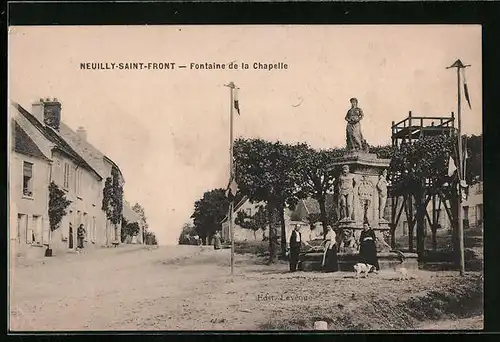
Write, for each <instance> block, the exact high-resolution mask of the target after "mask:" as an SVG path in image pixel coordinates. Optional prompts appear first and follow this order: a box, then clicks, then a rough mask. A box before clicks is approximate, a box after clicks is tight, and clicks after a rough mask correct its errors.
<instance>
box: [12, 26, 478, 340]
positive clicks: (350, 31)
mask: <svg viewBox="0 0 500 342" xmlns="http://www.w3.org/2000/svg"><path fill="white" fill-rule="evenodd" d="M7 71H8V83H7V84H8V110H7V115H8V185H7V187H8V196H9V200H8V212H9V229H8V241H9V243H8V265H9V271H8V281H9V283H8V310H9V313H8V315H9V320H8V326H9V331H10V332H12V333H23V332H82V331H83V332H91V331H314V330H325V331H337V332H338V331H374V330H384V331H407V330H411V331H415V330H421V331H426V330H431V331H435V330H450V331H453V330H476V331H478V330H483V328H484V308H483V303H484V298H483V293H484V277H483V276H484V274H483V259H484V258H483V255H484V253H483V225H484V222H483V150H482V149H483V132H482V127H483V122H482V118H483V109H482V108H483V104H482V98H483V94H482V92H483V89H482V75H483V70H482V32H481V26H480V25H423V24H419V25H135V26H127V25H116V26H114V25H107V26H64V25H61V26H9V28H8V65H7Z"/></svg>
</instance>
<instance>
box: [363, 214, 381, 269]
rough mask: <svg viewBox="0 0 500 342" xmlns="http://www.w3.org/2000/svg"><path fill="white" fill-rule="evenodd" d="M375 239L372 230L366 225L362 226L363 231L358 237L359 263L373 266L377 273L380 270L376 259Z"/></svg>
mask: <svg viewBox="0 0 500 342" xmlns="http://www.w3.org/2000/svg"><path fill="white" fill-rule="evenodd" d="M375 241H376V237H375V232H374V231H373V229H372V228H371V227H370V226H369V225H368V223H365V224H363V231H362V232H361V236H360V237H359V258H360V260H359V262H361V263H364V264H369V265H373V266H375V268H376V269H377V271H379V270H380V266H379V264H378V259H377V245H376V243H375Z"/></svg>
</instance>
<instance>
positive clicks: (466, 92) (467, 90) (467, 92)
mask: <svg viewBox="0 0 500 342" xmlns="http://www.w3.org/2000/svg"><path fill="white" fill-rule="evenodd" d="M462 73H463V76H464V95H465V99H466V100H467V103H468V104H469V109H472V107H471V105H470V97H469V88H468V87H467V80H466V78H465V68H463V69H462Z"/></svg>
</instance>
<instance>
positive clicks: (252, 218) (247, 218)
mask: <svg viewBox="0 0 500 342" xmlns="http://www.w3.org/2000/svg"><path fill="white" fill-rule="evenodd" d="M268 219H269V216H268V213H267V208H266V207H265V206H263V205H259V206H258V207H257V211H256V212H255V214H254V215H248V214H247V213H246V212H244V211H239V212H238V213H237V214H236V218H235V221H234V223H236V224H237V225H238V226H240V227H242V228H245V229H251V230H253V231H254V232H256V231H258V230H259V229H262V230H265V229H266V226H267V225H268Z"/></svg>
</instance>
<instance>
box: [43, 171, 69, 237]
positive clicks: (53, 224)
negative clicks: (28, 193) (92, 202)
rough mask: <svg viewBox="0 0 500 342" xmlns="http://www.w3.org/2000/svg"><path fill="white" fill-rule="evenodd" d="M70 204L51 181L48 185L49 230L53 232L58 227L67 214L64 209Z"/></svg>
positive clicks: (62, 192) (61, 191) (63, 193)
mask: <svg viewBox="0 0 500 342" xmlns="http://www.w3.org/2000/svg"><path fill="white" fill-rule="evenodd" d="M70 204H71V201H70V200H67V199H66V194H65V192H64V191H63V190H61V189H59V187H58V186H57V184H56V183H54V182H53V181H52V182H50V184H49V210H48V214H49V224H50V230H51V231H54V230H56V229H57V228H58V227H59V224H60V223H61V220H62V218H63V217H64V216H65V215H66V214H67V212H66V209H67V208H68V206H69V205H70Z"/></svg>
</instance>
